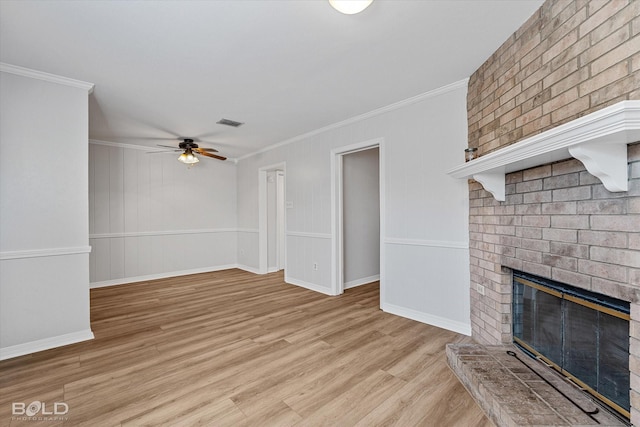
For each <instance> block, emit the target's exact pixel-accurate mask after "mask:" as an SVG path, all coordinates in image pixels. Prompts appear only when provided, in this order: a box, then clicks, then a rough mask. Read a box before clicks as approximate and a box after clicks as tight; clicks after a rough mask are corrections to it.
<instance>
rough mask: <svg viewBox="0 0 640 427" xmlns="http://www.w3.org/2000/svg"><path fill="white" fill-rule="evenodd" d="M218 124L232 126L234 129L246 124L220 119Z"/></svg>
mask: <svg viewBox="0 0 640 427" xmlns="http://www.w3.org/2000/svg"><path fill="white" fill-rule="evenodd" d="M216 123H217V124H219V125H225V126H232V127H234V128H237V127H240V126H242V125H243V124H244V123H242V122H236V121H235V120H229V119H220V120H218V121H217V122H216Z"/></svg>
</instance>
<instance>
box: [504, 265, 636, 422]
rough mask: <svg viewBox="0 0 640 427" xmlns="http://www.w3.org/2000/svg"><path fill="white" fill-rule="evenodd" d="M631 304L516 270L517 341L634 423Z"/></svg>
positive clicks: (514, 337)
mask: <svg viewBox="0 0 640 427" xmlns="http://www.w3.org/2000/svg"><path fill="white" fill-rule="evenodd" d="M629 319H630V315H629V303H627V302H625V301H621V300H618V299H615V298H611V297H608V296H605V295H601V294H596V293H594V292H590V291H587V290H583V289H579V288H575V287H573V286H569V285H566V284H563V283H558V282H556V281H552V280H549V279H545V278H541V277H537V276H533V275H529V274H526V273H522V272H517V271H514V274H513V339H514V342H515V343H516V344H517V345H519V346H520V347H521V348H523V349H524V350H525V351H526V352H527V353H529V354H531V355H532V356H533V357H536V358H538V359H540V360H542V361H543V362H544V363H546V364H547V365H549V366H551V367H553V368H554V369H556V370H557V371H559V372H560V373H562V374H563V375H565V376H566V377H568V378H569V379H571V380H572V381H573V382H575V383H576V384H578V386H580V387H582V388H584V389H585V390H586V391H587V392H589V393H590V394H592V395H593V396H594V397H596V398H597V399H599V400H600V401H601V402H603V403H604V404H606V405H607V406H608V407H610V408H612V409H614V410H615V411H616V412H618V413H619V414H621V415H623V416H624V417H625V418H627V419H629V418H630V396H629V385H630V384H629V381H630V375H629Z"/></svg>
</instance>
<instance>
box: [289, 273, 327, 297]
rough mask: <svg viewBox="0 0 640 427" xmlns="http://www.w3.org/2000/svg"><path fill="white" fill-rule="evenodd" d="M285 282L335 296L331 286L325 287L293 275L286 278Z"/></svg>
mask: <svg viewBox="0 0 640 427" xmlns="http://www.w3.org/2000/svg"><path fill="white" fill-rule="evenodd" d="M284 281H285V283H288V284H290V285H295V286H300V287H301V288H305V289H309V290H310V291H315V292H320V293H321V294H325V295H330V296H335V295H334V294H333V293H331V289H330V288H325V287H324V286H318V285H316V284H315V283H309V282H305V281H304V280H298V279H294V278H291V277H285V278H284Z"/></svg>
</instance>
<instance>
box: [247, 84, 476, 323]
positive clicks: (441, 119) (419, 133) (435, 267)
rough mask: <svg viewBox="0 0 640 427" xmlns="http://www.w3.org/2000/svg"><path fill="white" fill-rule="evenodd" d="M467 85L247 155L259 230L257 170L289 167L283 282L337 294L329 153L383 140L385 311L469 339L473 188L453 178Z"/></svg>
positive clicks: (252, 215) (462, 140) (250, 215)
mask: <svg viewBox="0 0 640 427" xmlns="http://www.w3.org/2000/svg"><path fill="white" fill-rule="evenodd" d="M466 88H467V82H466V81H462V82H459V83H456V84H454V85H450V86H449V87H446V88H442V89H440V90H436V91H433V92H431V93H428V94H425V95H423V96H420V97H416V98H413V99H411V100H407V101H405V102H403V103H399V104H397V105H393V106H389V107H386V108H384V109H381V110H380V111H375V112H372V113H370V114H366V115H363V116H361V117H358V118H354V119H351V120H347V121H345V122H343V123H340V124H337V125H334V126H330V127H327V128H326V129H321V130H318V131H315V132H312V133H310V134H308V135H304V136H302V137H300V138H296V139H295V140H292V141H286V142H284V143H282V144H280V145H279V146H276V147H273V148H272V149H270V150H267V151H264V152H261V153H258V154H255V155H253V156H250V157H247V158H244V159H241V160H240V161H239V163H238V212H239V215H238V225H239V227H241V228H242V229H246V230H256V229H257V228H258V189H257V185H258V179H257V176H258V173H257V171H258V169H259V168H260V167H264V166H265V165H270V164H276V163H280V162H286V165H287V186H286V200H287V202H288V203H289V204H291V205H292V206H291V207H290V208H288V209H287V269H286V272H285V274H286V277H285V279H286V280H287V281H288V282H289V283H294V284H297V285H300V286H304V287H307V288H309V289H314V290H316V291H319V292H324V293H331V289H332V282H331V280H332V274H331V267H332V257H331V248H332V230H331V217H332V212H331V154H330V152H331V150H332V149H335V148H338V147H343V146H348V145H352V144H356V143H361V142H364V141H369V140H373V139H376V138H382V140H383V145H384V149H382V150H381V151H380V155H381V163H382V164H383V166H384V169H385V175H384V176H385V178H384V185H383V187H384V196H385V197H384V200H385V206H384V207H383V209H384V216H385V224H386V225H385V228H384V229H383V235H382V236H381V239H382V241H383V248H382V252H383V254H384V256H385V261H384V263H383V264H382V265H381V282H382V283H381V293H382V295H381V296H382V308H383V309H384V310H386V311H389V312H393V313H396V314H399V315H403V316H406V317H411V318H414V319H416V320H420V321H423V322H427V323H431V324H435V325H438V326H442V327H445V328H448V329H451V330H455V331H459V332H463V333H467V334H469V333H470V321H469V292H468V290H469V278H468V277H469V274H468V267H467V266H468V256H469V250H468V218H467V216H468V209H467V208H468V197H467V196H468V194H467V183H466V182H464V181H460V180H454V179H452V178H450V177H448V176H447V175H446V171H447V170H448V169H451V168H452V167H454V166H456V165H458V164H459V163H461V162H463V161H464V156H463V154H464V149H465V148H466V146H467V144H466V140H467V123H466V90H467V89H466ZM337 102H339V100H337ZM255 239H256V241H257V237H256V238H255ZM249 243H250V242H249V240H248V239H246V240H243V241H240V240H239V249H240V250H242V249H243V248H244V247H245V245H248V244H249ZM243 263H245V264H246V265H249V266H251V267H253V268H256V269H257V267H258V257H257V254H255V255H253V254H252V255H251V256H250V255H249V254H248V252H246V249H245V252H244V258H243ZM314 263H317V264H318V270H314V269H313V264H314Z"/></svg>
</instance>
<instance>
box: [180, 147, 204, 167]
mask: <svg viewBox="0 0 640 427" xmlns="http://www.w3.org/2000/svg"><path fill="white" fill-rule="evenodd" d="M178 160H179V161H181V162H182V163H184V164H186V165H192V164H194V163H198V162H199V161H200V160H198V158H197V157H196V156H194V155H193V152H192V151H191V148H187V149H186V150H184V153H182V154H180V157H178Z"/></svg>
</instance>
